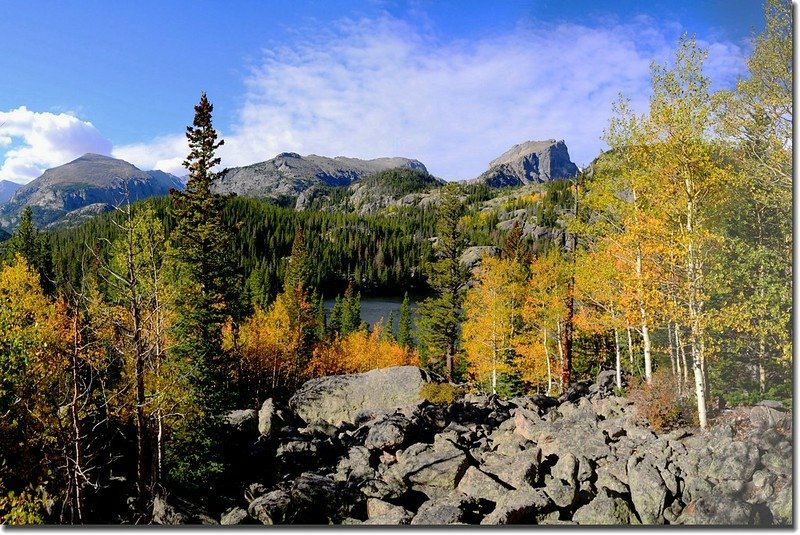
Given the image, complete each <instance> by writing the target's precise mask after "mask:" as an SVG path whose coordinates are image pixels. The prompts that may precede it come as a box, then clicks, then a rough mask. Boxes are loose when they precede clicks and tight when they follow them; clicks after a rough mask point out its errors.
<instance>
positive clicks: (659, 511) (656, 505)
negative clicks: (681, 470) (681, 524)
mask: <svg viewBox="0 0 800 535" xmlns="http://www.w3.org/2000/svg"><path fill="white" fill-rule="evenodd" d="M628 486H629V487H630V489H631V499H632V501H633V505H634V507H635V509H636V512H637V513H638V515H639V518H640V519H641V521H642V524H663V523H664V507H666V500H667V487H666V485H665V484H664V480H663V479H662V478H661V474H660V473H659V471H658V469H657V468H656V467H655V466H653V464H652V460H649V459H647V458H644V459H643V458H640V457H631V458H630V459H629V460H628Z"/></svg>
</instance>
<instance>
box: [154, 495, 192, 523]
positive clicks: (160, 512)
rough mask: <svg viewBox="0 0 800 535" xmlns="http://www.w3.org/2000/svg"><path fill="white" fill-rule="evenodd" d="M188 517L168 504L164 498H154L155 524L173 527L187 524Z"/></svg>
mask: <svg viewBox="0 0 800 535" xmlns="http://www.w3.org/2000/svg"><path fill="white" fill-rule="evenodd" d="M187 520H188V519H187V518H186V515H184V514H182V513H181V512H179V511H178V510H177V509H176V508H175V507H174V506H173V505H171V504H169V503H167V500H166V498H164V497H163V496H155V497H154V498H153V524H161V525H164V526H172V525H178V524H186V523H187Z"/></svg>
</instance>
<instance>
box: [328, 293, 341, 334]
mask: <svg viewBox="0 0 800 535" xmlns="http://www.w3.org/2000/svg"><path fill="white" fill-rule="evenodd" d="M343 309H344V304H343V301H342V296H340V295H337V296H336V299H335V300H334V301H333V307H332V308H331V317H330V320H329V321H328V332H330V333H335V334H341V333H342V311H343Z"/></svg>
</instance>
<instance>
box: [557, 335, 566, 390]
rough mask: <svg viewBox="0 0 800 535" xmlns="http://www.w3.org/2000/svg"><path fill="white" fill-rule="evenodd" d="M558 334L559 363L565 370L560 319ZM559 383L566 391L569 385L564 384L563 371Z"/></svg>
mask: <svg viewBox="0 0 800 535" xmlns="http://www.w3.org/2000/svg"><path fill="white" fill-rule="evenodd" d="M556 335H557V336H558V340H557V342H558V344H557V345H558V358H559V363H560V365H561V366H562V370H563V366H564V345H563V344H562V343H561V339H562V329H561V322H560V321H559V322H556ZM559 384H560V385H561V393H562V394H563V393H564V391H565V390H566V389H567V387H566V386H564V374H563V372H562V374H561V377H560V379H559Z"/></svg>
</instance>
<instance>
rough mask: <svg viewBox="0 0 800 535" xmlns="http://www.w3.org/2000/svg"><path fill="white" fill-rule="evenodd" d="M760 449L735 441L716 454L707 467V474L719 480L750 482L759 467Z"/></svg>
mask: <svg viewBox="0 0 800 535" xmlns="http://www.w3.org/2000/svg"><path fill="white" fill-rule="evenodd" d="M758 462H759V455H758V448H757V447H756V446H754V445H752V444H746V443H744V442H739V441H733V442H731V443H730V444H728V445H726V446H725V447H724V448H722V449H720V450H717V451H715V452H714V455H713V456H712V457H711V462H710V463H709V464H707V465H705V467H704V468H705V470H704V471H705V474H706V475H707V476H708V477H713V478H714V479H717V480H734V479H735V480H739V481H749V480H750V478H752V477H753V473H754V472H755V471H756V466H758Z"/></svg>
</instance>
